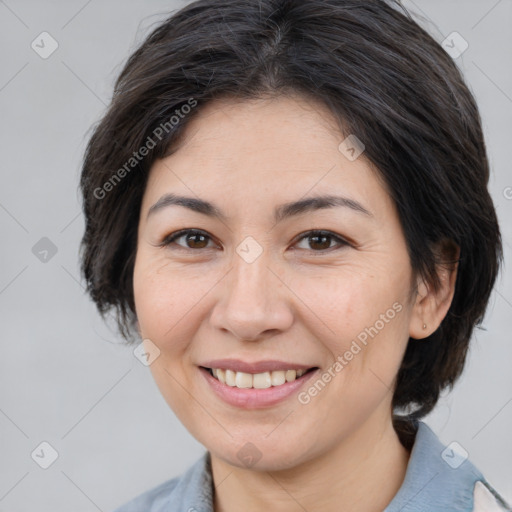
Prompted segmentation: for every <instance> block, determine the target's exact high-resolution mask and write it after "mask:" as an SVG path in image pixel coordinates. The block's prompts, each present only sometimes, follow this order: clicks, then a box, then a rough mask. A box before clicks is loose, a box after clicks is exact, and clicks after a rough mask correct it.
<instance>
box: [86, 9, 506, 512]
mask: <svg viewBox="0 0 512 512" xmlns="http://www.w3.org/2000/svg"><path fill="white" fill-rule="evenodd" d="M488 178H489V167H488V162H487V157H486V152H485V145H484V141H483V136H482V131H481V125H480V118H479V114H478V110H477V107H476V105H475V101H474V98H473V96H472V95H471V93H470V92H469V91H468V89H467V87H466V85H465V84H464V81H463V78H462V77H461V74H460V72H459V71H458V69H457V67H456V65H455V64H454V63H453V62H452V60H451V58H450V57H449V56H448V55H447V54H446V53H445V52H444V50H443V49H442V48H441V47H440V46H439V45H438V44H437V43H436V42H435V41H434V40H433V39H432V38H431V37H430V36H429V35H428V34H427V33H426V32H425V31H423V30H422V29H421V28H420V27H419V26H418V25H417V24H416V23H415V22H414V21H413V20H412V19H411V18H410V17H409V16H408V15H407V13H403V12H400V9H399V6H398V5H393V4H391V3H385V2H382V1H378V0H363V1H361V0H357V1H356V0H301V1H300V2H293V1H287V0H261V1H258V2H252V1H244V0H227V1H226V0H199V1H196V2H194V3H191V4H190V5H188V6H186V7H185V8H183V9H182V10H181V11H179V12H178V13H176V14H174V15H173V16H171V17H170V18H169V19H168V20H166V21H165V22H164V23H162V24H161V25H160V26H159V27H157V28H156V29H155V30H154V31H153V32H152V33H151V34H150V35H149V37H148V38H147V39H146V40H145V41H144V42H143V44H142V45H141V46H140V48H139V49H137V51H135V53H134V54H133V55H132V56H131V57H130V59H129V60H128V62H127V63H126V65H125V67H124V69H123V70H122V72H121V74H120V76H119V78H118V80H117V83H116V86H115V91H114V96H113V100H112V103H111V105H110V108H109V110H108V112H107V113H106V115H105V116H104V118H103V119H102V121H101V122H100V123H99V125H98V126H97V127H96V129H95V132H94V134H93V136H92V138H91V140H90V142H89V145H88V148H87V151H86V156H85V161H84V166H83V171H82V179H81V187H82V193H83V196H84V212H85V217H86V231H85V234H84V238H83V247H82V249H83V255H82V258H83V259H82V269H83V273H84V275H85V277H86V280H87V283H88V290H89V292H90V294H91V296H92V298H93V299H94V301H95V302H96V304H97V306H98V308H99V310H100V311H101V312H102V313H105V312H107V311H108V310H109V309H110V308H115V309H116V310H117V313H118V319H119V327H120V331H121V333H122V334H123V335H124V336H125V338H126V339H127V340H128V341H129V342H131V343H137V344H138V343H140V340H143V341H142V344H141V345H140V347H138V348H137V349H136V350H138V354H139V356H140V357H141V358H143V359H144V360H145V361H146V363H147V364H148V365H149V366H150V369H151V372H152V374H153V376H154V378H155V381H156V383H157V385H158V387H159V389H160V391H161V393H162V395H163V396H164V398H165V400H166V401H167V403H168V404H169V406H170V407H171V408H172V410H173V411H174V412H175V414H176V415H177V416H178V418H179V419H180V420H181V421H182V423H183V424H184V425H185V427H186V428H187V429H188V430H189V431H190V433H191V434H192V435H193V436H194V437H195V438H196V439H197V440H198V441H199V442H200V443H202V444H203V445H204V446H205V447H206V449H207V451H206V452H205V454H204V456H203V457H202V458H201V459H200V460H198V461H197V463H196V464H195V465H194V466H193V467H191V468H190V469H189V471H188V472H186V473H185V474H183V475H182V476H181V477H179V478H175V479H172V480H169V481H167V482H164V483H163V484H161V485H159V486H158V487H155V488H154V489H151V490H150V491H148V492H146V493H144V494H143V495H141V496H138V497H136V498H134V499H132V500H131V501H130V502H129V503H127V504H125V505H124V506H121V507H120V508H118V509H117V510H118V512H128V511H142V510H144V511H153V512H154V511H164V510H165V511H174V510H176V511H178V510H180V511H184V510H189V511H197V512H211V511H215V512H220V511H222V512H230V511H233V510H246V511H262V510H273V511H291V510H308V511H322V512H324V511H327V512H330V511H338V510H340V509H343V510H350V511H382V510H385V511H386V512H398V511H399V510H400V511H403V512H406V511H419V510H428V511H450V510H465V511H471V510H473V511H483V510H510V508H509V506H508V505H507V504H506V503H505V502H504V500H503V499H502V498H501V497H500V496H499V494H498V493H497V492H496V491H495V490H494V489H493V488H492V486H491V485H490V484H489V483H488V482H487V481H486V479H485V478H484V476H483V475H482V474H481V473H480V471H479V470H478V469H477V468H476V467H475V466H474V465H473V464H472V463H471V462H470V461H469V459H468V458H467V452H465V450H464V448H463V447H460V446H459V445H450V446H448V447H445V446H443V445H442V444H441V443H440V441H439V440H438V438H437V437H436V435H435V434H434V433H433V432H432V431H431V430H430V429H429V428H428V426H427V425H426V424H425V423H423V422H421V421H420V418H421V417H423V416H425V415H426V414H427V413H428V412H430V411H431V410H432V409H433V407H434V406H435V404H436V402H437V400H438V397H439V394H440V392H441V391H442V390H443V389H445V388H447V387H451V386H453V384H454V382H455V381H456V379H457V378H458V377H459V375H460V374H461V372H462V370H463V366H464V360H465V356H466V352H467V349H468V343H469V340H470V337H471V333H472V331H473V329H474V327H475V326H476V325H478V324H479V323H480V322H481V320H482V318H483V316H484V313H485V309H486V305H487V302H488V299H489V295H490V293H491V290H492V287H493V284H494V282H495V279H496V276H497V273H498V271H499V266H500V262H501V257H502V253H501V239H500V232H499V227H498V223H497V219H496V214H495V210H494V206H493V203H492V200H491V198H490V196H489V193H488V191H487V182H488Z"/></svg>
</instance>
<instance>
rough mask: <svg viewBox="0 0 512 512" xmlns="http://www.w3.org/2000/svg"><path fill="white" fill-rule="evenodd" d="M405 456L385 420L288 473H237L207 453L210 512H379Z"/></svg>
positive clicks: (402, 472)
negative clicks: (211, 483)
mask: <svg viewBox="0 0 512 512" xmlns="http://www.w3.org/2000/svg"><path fill="white" fill-rule="evenodd" d="M409 455H410V454H409V451H408V450H406V449H405V448H404V447H403V446H402V444H401V443H400V440H399V438H398V436H397V434H396V432H395V430H394V429H393V426H392V423H391V418H389V421H388V422H381V423H379V424H377V425H375V422H374V421H373V422H367V423H366V424H365V425H363V426H362V427H361V428H359V429H358V430H357V432H355V433H353V434H351V435H350V436H348V437H346V438H344V439H343V440H341V441H340V442H339V443H338V444H337V445H336V446H334V447H333V448H332V449H330V450H329V451H328V452H326V453H323V454H322V455H320V456H319V457H317V458H315V459H314V460H308V461H306V462H304V463H302V464H300V465H299V466H295V467H293V468H289V469H284V470H279V471H255V470H251V469H244V468H238V467H236V466H232V465H230V464H228V463H226V462H225V461H223V460H222V459H219V458H217V457H216V456H214V455H213V454H211V461H212V475H213V481H214V487H215V492H214V510H215V512H235V511H236V512H238V511H239V510H244V511H247V512H267V511H268V510H272V511H273V512H289V511H290V510H322V511H323V512H339V511H340V510H350V511H351V512H359V511H361V512H363V511H364V512H382V510H383V509H384V508H385V507H386V506H387V505H388V504H389V503H390V501H391V500H392V499H393V497H394V496H395V494H396V493H397V492H398V490H399V488H400V486H401V485H402V483H403V480H404V477H405V473H406V470H407V464H408V461H409ZM340 503H342V504H343V508H342V509H340Z"/></svg>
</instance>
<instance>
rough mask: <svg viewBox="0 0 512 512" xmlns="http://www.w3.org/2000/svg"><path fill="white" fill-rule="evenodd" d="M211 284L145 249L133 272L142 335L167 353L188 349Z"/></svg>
mask: <svg viewBox="0 0 512 512" xmlns="http://www.w3.org/2000/svg"><path fill="white" fill-rule="evenodd" d="M211 286H212V283H211V282H210V280H208V279H207V276H205V275H197V272H196V273H192V272H190V271H187V270H179V269H173V268H170V264H169V263H168V262H166V261H165V260H164V259H155V258H151V257H149V256H147V255H145V254H144V252H143V251H141V252H140V253H139V254H138V255H137V259H136V262H135V268H134V275H133V290H134V300H135V310H136V313H137V319H138V322H139V327H140V332H141V335H142V336H143V337H145V338H149V339H151V340H152V341H153V342H154V343H155V344H156V345H158V347H159V348H160V350H161V351H162V353H163V355H165V354H166V353H171V352H172V353H174V354H176V353H178V352H180V351H183V350H185V349H186V348H187V346H188V344H189V343H190V340H191V339H193V335H194V332H195V329H196V328H197V315H198V312H199V311H200V303H201V300H204V298H205V295H206V294H207V292H208V290H209V289H210V288H211Z"/></svg>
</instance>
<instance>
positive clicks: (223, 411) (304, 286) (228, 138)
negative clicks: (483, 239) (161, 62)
mask: <svg viewBox="0 0 512 512" xmlns="http://www.w3.org/2000/svg"><path fill="white" fill-rule="evenodd" d="M356 135H357V134H356ZM343 139H344V137H343V136H342V135H341V134H340V132H339V130H338V129H337V128H336V124H335V121H334V119H333V117H332V115H331V114H330V112H329V111H328V110H326V108H325V107H323V106H321V105H318V104H315V103H312V102H311V101H307V100H305V99H303V98H300V97H280V98H278V99H273V100H251V101H245V102H238V103H237V102H234V101H228V100H223V101H219V100H217V101H215V102H211V103H209V104H207V105H206V106H205V107H204V108H202V110H201V112H200V113H199V115H198V116H197V117H196V118H194V119H193V120H191V121H190V123H189V124H188V126H187V128H186V132H185V138H184V139H183V140H182V142H181V143H180V146H179V148H178V150H177V151H176V152H175V153H174V154H172V155H171V156H169V157H167V158H165V159H162V160H159V161H157V162H156V163H155V164H154V165H153V167H152V169H151V172H150V176H149V180H148V183H147V188H146V190H145V193H144V198H143V203H142V208H141V214H140V224H139V231H138V247H137V256H136V262H135V269H134V294H135V305H136V312H137V318H138V323H139V329H140V334H141V336H142V338H144V339H145V342H144V343H145V347H146V348H147V349H148V351H149V352H150V353H153V357H154V355H155V354H158V353H159V355H158V357H156V359H154V361H153V362H152V363H151V365H150V368H151V371H152V374H153V376H154V378H155V380H156V383H157V385H158V387H159V388H160V391H161V392H162V394H163V396H164V398H165V400H166V401H167V402H168V404H169V405H170V407H171V408H172V409H173V411H174V412H175V414H176V415H177V416H178V418H179V419H180V420H181V421H182V423H183V424H184V425H185V427H186V428H187V429H188V430H189V431H190V432H191V433H192V435H194V437H195V438H196V439H197V440H198V441H199V442H200V443H202V444H203V445H204V446H205V447H206V448H207V449H208V450H209V451H210V452H211V453H212V455H214V456H216V457H219V458H221V459H223V460H224V461H226V462H228V463H230V464H233V465H235V466H239V467H244V466H247V465H250V464H252V463H254V461H256V460H257V459H260V460H259V462H258V466H257V467H258V468H262V469H266V470H269V469H283V468H291V467H294V466H296V465H297V464H299V463H302V462H306V461H308V460H311V459H313V458H315V457H318V456H321V455H322V454H325V453H326V452H327V451H329V450H333V449H336V447H339V446H340V445H342V444H343V443H344V442H346V441H347V440H348V439H349V438H350V436H352V435H353V434H356V433H357V432H360V431H362V429H363V428H366V429H367V428H371V429H373V431H376V430H379V429H380V430H382V429H383V428H385V426H386V425H387V424H389V422H390V417H391V405H390V404H391V399H392V394H393V383H394V379H395V376H396V374H397V372H398V368H399V366H400V362H401V359H402V356H403V354H404V351H405V348H406V345H407V341H408V338H409V336H410V335H411V336H413V335H414V334H416V333H417V332H418V322H420V321H421V320H420V319H418V318H417V315H416V314H415V305H414V302H415V301H414V297H412V295H411V289H412V288H411V286H412V285H413V284H414V283H413V279H412V270H411V265H410V260H409V257H408V253H407V249H406V243H405V239H404V235H403V232H402V229H401V226H400V222H399V218H398V215H397V211H396V209H395V206H394V204H393V202H392V200H391V199H390V196H389V194H388V192H387V191H386V189H385V188H384V186H383V185H382V183H381V181H380V180H379V179H378V177H377V175H376V174H375V173H374V171H372V169H371V168H370V166H369V164H368V162H367V161H366V160H365V158H364V153H363V154H362V155H361V156H360V157H358V158H356V159H354V156H357V153H356V152H353V151H350V149H347V147H346V146H343V145H342V150H340V149H339V146H340V143H341V142H342V140H343ZM355 149H356V150H357V149H358V148H355ZM169 194H173V195H175V196H186V197H188V198H191V201H192V200H193V201H205V202H208V203H210V204H211V205H212V207H211V208H206V207H205V206H204V205H203V206H202V207H201V208H192V207H191V206H192V202H190V203H188V204H189V207H187V206H186V204H185V205H184V204H181V205H177V204H171V203H172V201H170V200H169V198H168V199H167V201H165V200H163V201H161V200H162V198H164V197H165V196H166V195H169ZM326 195H329V196H336V197H338V198H342V199H339V200H337V201H332V202H331V206H325V205H324V207H322V208H317V207H315V204H310V205H309V207H303V208H300V207H297V208H294V207H288V208H286V207H284V206H283V205H287V204H290V203H294V202H297V201H299V202H303V201H305V200H308V199H310V198H313V197H320V196H326ZM159 201H160V204H159V206H157V207H155V208H153V209H151V207H152V206H153V205H155V204H156V203H157V202H159ZM317 206H318V205H317ZM150 210H151V211H150ZM199 210H200V211H199ZM216 214H218V215H216ZM184 229H187V230H197V231H199V233H194V232H192V233H188V234H187V233H184V234H183V233H182V234H181V235H178V237H177V238H176V239H175V240H174V241H172V242H170V243H169V244H168V245H164V242H165V241H166V240H167V241H169V239H170V235H171V234H173V233H175V232H177V231H179V230H184ZM315 230H323V231H327V232H328V233H324V234H322V233H315ZM148 340H149V341H148ZM156 347H157V348H156ZM158 351H159V352H158ZM221 359H234V360H238V362H241V363H244V362H245V363H248V366H245V367H244V366H239V367H238V368H239V369H244V370H246V371H245V372H242V373H239V374H236V373H232V370H236V369H237V366H236V362H233V361H228V362H225V361H224V362H217V363H212V361H214V360H221ZM268 361H274V362H276V361H277V363H274V366H272V364H269V365H267V366H265V365H264V364H263V365H261V366H259V367H258V366H250V365H251V364H253V363H265V362H268ZM211 366H217V367H218V368H220V369H221V370H230V371H229V372H220V373H221V375H222V374H223V373H226V374H227V375H228V377H227V378H228V379H231V377H234V379H235V382H236V383H238V384H239V385H240V386H248V385H250V384H251V383H252V384H253V385H256V386H258V389H254V388H240V389H239V388H238V387H237V386H231V385H229V383H231V384H233V382H232V381H231V380H228V384H223V383H222V382H220V381H219V380H217V379H214V377H212V376H211V375H210V374H209V373H208V372H207V371H206V370H204V369H202V367H211ZM301 368H302V369H309V368H316V370H314V371H312V372H309V373H306V374H305V375H303V376H302V377H301V378H300V379H299V380H295V381H294V380H293V373H294V372H293V370H292V371H288V372H287V373H285V372H284V370H287V369H288V370H289V369H301ZM265 370H267V371H268V372H269V373H268V374H267V373H266V372H265ZM270 370H274V372H273V373H271V372H270ZM279 370H283V371H282V372H281V371H279ZM247 374H248V375H247ZM254 374H259V375H258V376H257V377H254V376H253V375H254ZM287 378H288V379H290V381H289V382H288V381H286V379H287ZM283 380H285V381H286V383H285V384H281V383H282V381H283ZM269 383H270V387H269V388H265V387H264V386H268V385H269ZM273 384H275V385H273ZM248 443H251V444H248ZM251 458H252V459H251ZM250 460H252V462H249V461H250Z"/></svg>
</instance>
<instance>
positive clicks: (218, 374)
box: [212, 368, 307, 389]
mask: <svg viewBox="0 0 512 512" xmlns="http://www.w3.org/2000/svg"><path fill="white" fill-rule="evenodd" d="M306 371H307V370H276V371H273V372H263V373H256V374H251V373H245V372H235V371H233V370H223V369H221V368H212V373H213V376H214V377H215V378H217V379H218V380H219V381H220V382H222V383H223V384H227V385H228V386H231V387H237V388H240V389H248V388H255V389H267V388H270V387H272V386H281V385H282V384H285V383H286V382H293V381H294V380H296V379H298V378H299V377H302V376H303V375H304V374H305V373H306Z"/></svg>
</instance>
